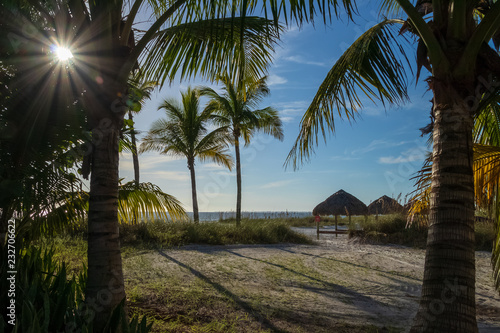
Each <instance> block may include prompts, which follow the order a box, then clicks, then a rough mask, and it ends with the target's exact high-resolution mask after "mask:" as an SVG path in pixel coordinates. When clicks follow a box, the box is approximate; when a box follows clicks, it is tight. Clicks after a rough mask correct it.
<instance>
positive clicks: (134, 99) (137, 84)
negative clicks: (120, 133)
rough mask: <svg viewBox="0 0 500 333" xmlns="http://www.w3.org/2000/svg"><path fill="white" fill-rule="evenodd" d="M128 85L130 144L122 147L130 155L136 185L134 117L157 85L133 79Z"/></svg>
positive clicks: (136, 166) (137, 161) (126, 143)
mask: <svg viewBox="0 0 500 333" xmlns="http://www.w3.org/2000/svg"><path fill="white" fill-rule="evenodd" d="M129 85H130V88H129V89H130V93H129V100H128V102H127V103H128V106H129V110H128V121H127V125H128V126H129V134H130V143H129V142H126V141H125V142H124V143H125V144H124V147H125V148H127V149H128V150H130V152H131V153H132V162H133V164H134V181H135V184H136V185H139V183H140V172H139V156H138V154H137V138H136V134H137V133H138V132H137V130H136V128H135V123H134V115H137V114H138V113H139V112H141V110H142V108H143V106H144V104H145V101H146V100H147V99H150V98H151V93H152V92H153V90H154V89H155V87H156V86H157V83H156V82H154V81H141V80H137V79H135V78H132V79H131V80H130V81H129Z"/></svg>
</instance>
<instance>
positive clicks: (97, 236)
mask: <svg viewBox="0 0 500 333" xmlns="http://www.w3.org/2000/svg"><path fill="white" fill-rule="evenodd" d="M106 95H107V96H113V95H114V96H116V94H106ZM110 99H111V98H104V97H103V96H100V98H98V99H97V98H96V101H95V102H92V101H89V103H92V104H93V105H92V107H93V109H92V110H93V111H94V112H95V113H94V115H96V116H95V118H94V121H93V122H92V138H93V151H92V162H91V163H92V172H91V178H90V200H89V215H88V281H87V288H86V293H85V302H86V304H87V306H88V307H90V308H91V309H93V310H94V312H95V317H94V331H95V332H101V331H102V329H103V328H104V325H105V324H106V322H107V321H108V319H109V317H110V313H111V311H112V310H113V308H114V307H116V306H117V305H118V304H119V303H120V302H121V301H122V300H123V299H124V298H125V288H124V281H123V271H122V258H121V253H120V239H119V230H118V213H117V207H118V162H119V155H118V144H119V136H120V130H121V126H122V124H121V121H123V117H124V113H123V112H119V111H117V110H116V108H113V107H111V109H112V110H110V107H109V106H110V105H114V104H113V103H112V102H109V100H110ZM97 115H99V116H100V117H98V116H97ZM95 120H99V121H95Z"/></svg>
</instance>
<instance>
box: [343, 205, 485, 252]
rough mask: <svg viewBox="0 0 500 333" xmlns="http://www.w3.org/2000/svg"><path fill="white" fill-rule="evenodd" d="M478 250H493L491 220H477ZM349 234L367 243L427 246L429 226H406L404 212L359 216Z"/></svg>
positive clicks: (351, 226) (350, 227) (354, 220)
mask: <svg viewBox="0 0 500 333" xmlns="http://www.w3.org/2000/svg"><path fill="white" fill-rule="evenodd" d="M475 233H476V250H477V251H491V249H492V244H493V241H494V239H495V226H494V224H493V223H491V222H476V224H475ZM349 236H350V237H359V238H360V239H361V240H362V241H364V242H367V243H382V244H398V245H406V246H412V247H416V248H425V246H426V243H427V227H420V226H418V225H411V226H409V227H406V217H405V216H404V215H402V214H393V215H384V216H379V217H378V220H376V219H375V217H374V216H370V217H368V219H365V218H364V217H357V218H356V219H353V223H352V224H351V225H350V226H349Z"/></svg>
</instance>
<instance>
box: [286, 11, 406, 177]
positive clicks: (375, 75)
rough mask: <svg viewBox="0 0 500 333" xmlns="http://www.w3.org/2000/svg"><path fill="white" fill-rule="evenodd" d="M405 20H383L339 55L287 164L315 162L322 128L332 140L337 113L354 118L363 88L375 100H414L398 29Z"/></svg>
mask: <svg viewBox="0 0 500 333" xmlns="http://www.w3.org/2000/svg"><path fill="white" fill-rule="evenodd" d="M403 23H404V21H402V20H384V21H382V22H380V23H378V24H377V25H375V26H374V27H372V28H371V29H369V30H368V31H367V32H365V33H364V34H363V35H362V36H361V37H359V38H358V39H357V40H356V41H355V42H354V43H353V44H352V45H351V46H350V47H349V48H348V49H347V51H346V52H345V53H344V54H343V55H342V56H341V57H340V58H339V60H338V61H337V62H336V63H335V65H334V66H333V67H332V69H331V70H330V72H329V73H328V74H327V76H326V78H325V80H324V81H323V83H322V84H321V86H320V87H319V89H318V92H317V93H316V96H315V97H314V99H313V101H312V102H311V105H310V106H309V108H308V109H307V111H306V112H305V114H304V116H303V117H302V120H301V129H300V132H299V135H298V137H297V140H296V141H295V144H294V146H293V148H292V150H291V151H290V153H289V154H288V157H287V159H286V162H285V164H289V163H292V165H293V168H294V169H296V168H297V167H298V166H299V165H300V164H302V163H303V162H304V161H308V160H309V158H310V156H311V154H313V152H314V148H313V147H314V146H315V145H317V144H318V134H319V132H321V134H322V135H323V137H324V138H325V140H326V131H327V130H329V131H332V132H334V131H335V121H334V120H335V113H338V115H339V117H340V118H342V117H343V116H345V117H346V118H347V119H348V120H353V119H354V118H355V116H356V114H357V113H358V112H359V111H360V109H361V108H362V107H363V103H362V101H361V99H360V98H359V96H358V93H357V92H358V91H360V90H361V91H362V92H363V93H364V94H365V95H366V96H367V97H368V98H369V99H370V100H372V101H374V100H380V101H382V102H383V103H384V102H388V103H390V104H401V103H404V102H405V101H407V100H408V95H407V79H406V73H405V69H404V66H403V61H404V62H406V63H408V59H407V57H406V54H405V50H404V46H403V45H402V44H401V43H399V42H398V41H397V38H396V36H397V31H396V29H395V27H394V25H396V24H403ZM401 38H402V40H403V41H404V38H403V37H401ZM395 50H396V51H395ZM408 64H409V63H408Z"/></svg>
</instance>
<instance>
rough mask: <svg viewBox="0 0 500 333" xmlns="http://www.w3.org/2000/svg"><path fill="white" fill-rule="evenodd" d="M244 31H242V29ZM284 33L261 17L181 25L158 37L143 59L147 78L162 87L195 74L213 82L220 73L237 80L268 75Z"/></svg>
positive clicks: (222, 19) (204, 21) (166, 30)
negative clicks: (242, 75) (281, 35)
mask: <svg viewBox="0 0 500 333" xmlns="http://www.w3.org/2000/svg"><path fill="white" fill-rule="evenodd" d="M242 27H243V28H242ZM281 30H283V29H282V28H281V27H276V26H275V25H274V24H273V22H272V21H269V20H266V19H263V18H259V17H245V18H241V17H234V18H220V19H211V20H203V21H199V22H191V23H182V24H179V25H175V26H171V27H169V28H167V29H164V30H162V31H160V32H158V33H157V35H156V38H155V41H154V42H153V45H152V48H151V52H149V53H148V54H147V56H146V57H145V59H144V68H147V69H146V71H145V75H146V76H147V77H154V78H157V79H158V81H159V83H160V84H163V83H164V82H165V81H166V80H168V81H172V80H173V79H174V78H175V77H176V75H178V76H179V77H180V78H181V79H189V78H191V77H193V76H194V75H195V74H199V75H202V76H203V77H206V78H208V79H210V80H214V79H216V77H217V75H218V73H231V74H232V75H233V76H232V77H234V78H238V77H239V76H240V75H241V74H240V73H243V72H244V73H246V74H249V75H252V76H253V77H255V78H258V77H261V76H262V74H263V73H265V72H266V71H267V67H268V66H269V64H270V63H271V60H272V52H273V51H274V46H275V45H276V43H277V40H278V38H279V32H280V31H281Z"/></svg>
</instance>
